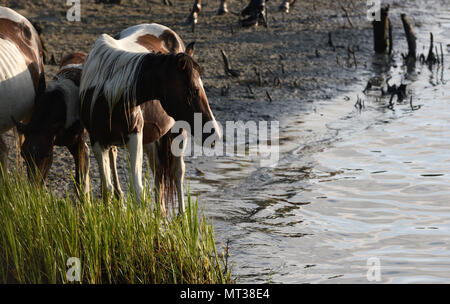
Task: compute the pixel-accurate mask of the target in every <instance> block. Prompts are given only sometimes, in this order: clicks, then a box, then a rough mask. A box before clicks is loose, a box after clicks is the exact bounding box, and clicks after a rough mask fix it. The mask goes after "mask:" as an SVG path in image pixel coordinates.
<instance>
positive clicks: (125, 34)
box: [116, 23, 185, 53]
mask: <svg viewBox="0 0 450 304" xmlns="http://www.w3.org/2000/svg"><path fill="white" fill-rule="evenodd" d="M116 38H117V39H120V40H127V41H132V42H134V43H137V44H139V45H141V46H143V47H145V48H146V49H147V50H148V51H154V52H161V53H181V52H184V49H185V46H184V43H183V40H181V38H180V37H179V36H178V35H177V33H175V32H174V31H173V30H172V29H170V28H168V27H167V26H164V25H161V24H158V23H151V24H148V23H145V24H139V25H135V26H132V27H129V28H127V29H125V30H123V31H122V32H120V34H119V35H117V36H116Z"/></svg>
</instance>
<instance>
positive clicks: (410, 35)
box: [401, 14, 417, 61]
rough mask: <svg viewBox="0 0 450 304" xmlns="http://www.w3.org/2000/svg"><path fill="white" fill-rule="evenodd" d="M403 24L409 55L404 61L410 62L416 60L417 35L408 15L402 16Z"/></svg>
mask: <svg viewBox="0 0 450 304" xmlns="http://www.w3.org/2000/svg"><path fill="white" fill-rule="evenodd" d="M401 17H402V23H403V28H404V30H405V36H406V41H407V42H408V54H407V55H406V56H404V59H408V60H414V61H415V60H416V49H417V45H416V34H415V33H414V29H413V26H412V24H411V22H410V21H409V18H408V16H407V15H406V14H402V15H401Z"/></svg>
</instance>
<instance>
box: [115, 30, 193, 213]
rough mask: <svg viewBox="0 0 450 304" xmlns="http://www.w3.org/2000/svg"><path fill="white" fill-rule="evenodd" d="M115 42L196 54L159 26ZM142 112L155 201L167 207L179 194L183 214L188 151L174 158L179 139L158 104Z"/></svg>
mask: <svg viewBox="0 0 450 304" xmlns="http://www.w3.org/2000/svg"><path fill="white" fill-rule="evenodd" d="M114 38H115V39H117V40H122V39H126V40H131V41H135V42H136V43H138V44H139V45H141V46H143V47H144V48H146V49H147V50H148V52H161V53H165V54H167V53H172V54H177V53H186V54H188V55H189V56H192V55H193V54H194V47H193V46H194V43H190V44H189V45H188V46H187V47H185V45H184V43H183V41H182V40H181V38H180V37H179V36H178V35H177V34H176V33H175V32H174V31H172V30H171V29H169V28H167V27H165V26H163V25H160V24H140V25H136V26H132V27H130V28H127V29H125V30H123V31H122V32H120V33H119V34H117V35H115V36H114ZM141 110H142V114H143V118H144V130H143V132H144V136H143V144H144V152H145V153H146V154H147V157H148V162H149V166H150V168H151V170H152V172H153V177H154V182H155V190H156V191H155V196H156V200H157V201H159V202H160V203H161V206H163V207H164V206H166V205H167V204H168V201H169V199H171V198H172V194H173V193H174V192H175V190H176V193H177V197H178V209H179V211H180V212H183V211H184V209H185V203H184V190H183V183H184V174H185V164H184V160H183V154H182V153H183V152H184V148H185V147H183V150H182V151H180V152H181V155H173V154H172V153H171V151H170V147H171V144H172V139H173V138H174V136H176V135H175V134H172V133H170V132H168V131H169V130H170V128H171V127H172V126H173V124H174V123H175V121H174V120H173V118H172V117H170V116H168V115H167V113H166V112H165V111H164V109H163V108H162V106H161V103H160V102H159V101H158V100H154V101H152V102H146V103H143V104H142V105H141ZM182 135H183V137H184V138H185V140H186V137H187V134H186V132H184V131H183V133H182ZM112 171H113V176H114V188H115V191H116V193H118V195H119V196H122V190H121V189H120V184H119V182H118V176H117V170H116V169H115V168H112ZM174 188H175V189H174ZM166 207H167V206H166Z"/></svg>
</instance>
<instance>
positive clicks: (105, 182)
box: [92, 143, 114, 202]
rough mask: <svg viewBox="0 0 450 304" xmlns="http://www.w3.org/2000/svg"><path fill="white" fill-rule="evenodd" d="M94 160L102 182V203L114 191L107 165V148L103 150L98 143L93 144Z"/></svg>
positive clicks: (109, 169) (108, 164)
mask: <svg viewBox="0 0 450 304" xmlns="http://www.w3.org/2000/svg"><path fill="white" fill-rule="evenodd" d="M92 150H93V151H94V155H95V158H96V159H97V163H98V171H99V172H100V178H101V180H102V196H103V201H105V202H106V201H107V200H109V195H110V193H112V192H113V191H114V188H113V185H112V182H111V168H110V163H109V153H108V152H109V148H106V149H105V148H103V147H102V146H101V145H100V144H99V143H95V144H94V146H93V147H92Z"/></svg>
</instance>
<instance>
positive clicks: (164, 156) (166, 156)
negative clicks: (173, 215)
mask: <svg viewBox="0 0 450 304" xmlns="http://www.w3.org/2000/svg"><path fill="white" fill-rule="evenodd" d="M172 140H173V135H172V134H171V133H170V132H168V133H167V134H166V135H164V136H163V137H161V139H160V140H159V142H160V144H159V145H158V157H159V160H160V168H161V185H160V186H161V188H160V189H161V190H160V191H161V194H160V195H161V196H160V197H161V199H162V200H163V201H164V203H165V205H166V210H169V209H168V207H169V202H172V205H173V204H174V202H175V199H174V197H175V192H176V187H175V175H174V170H173V168H174V161H175V157H174V156H173V154H172V150H171V145H172Z"/></svg>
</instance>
